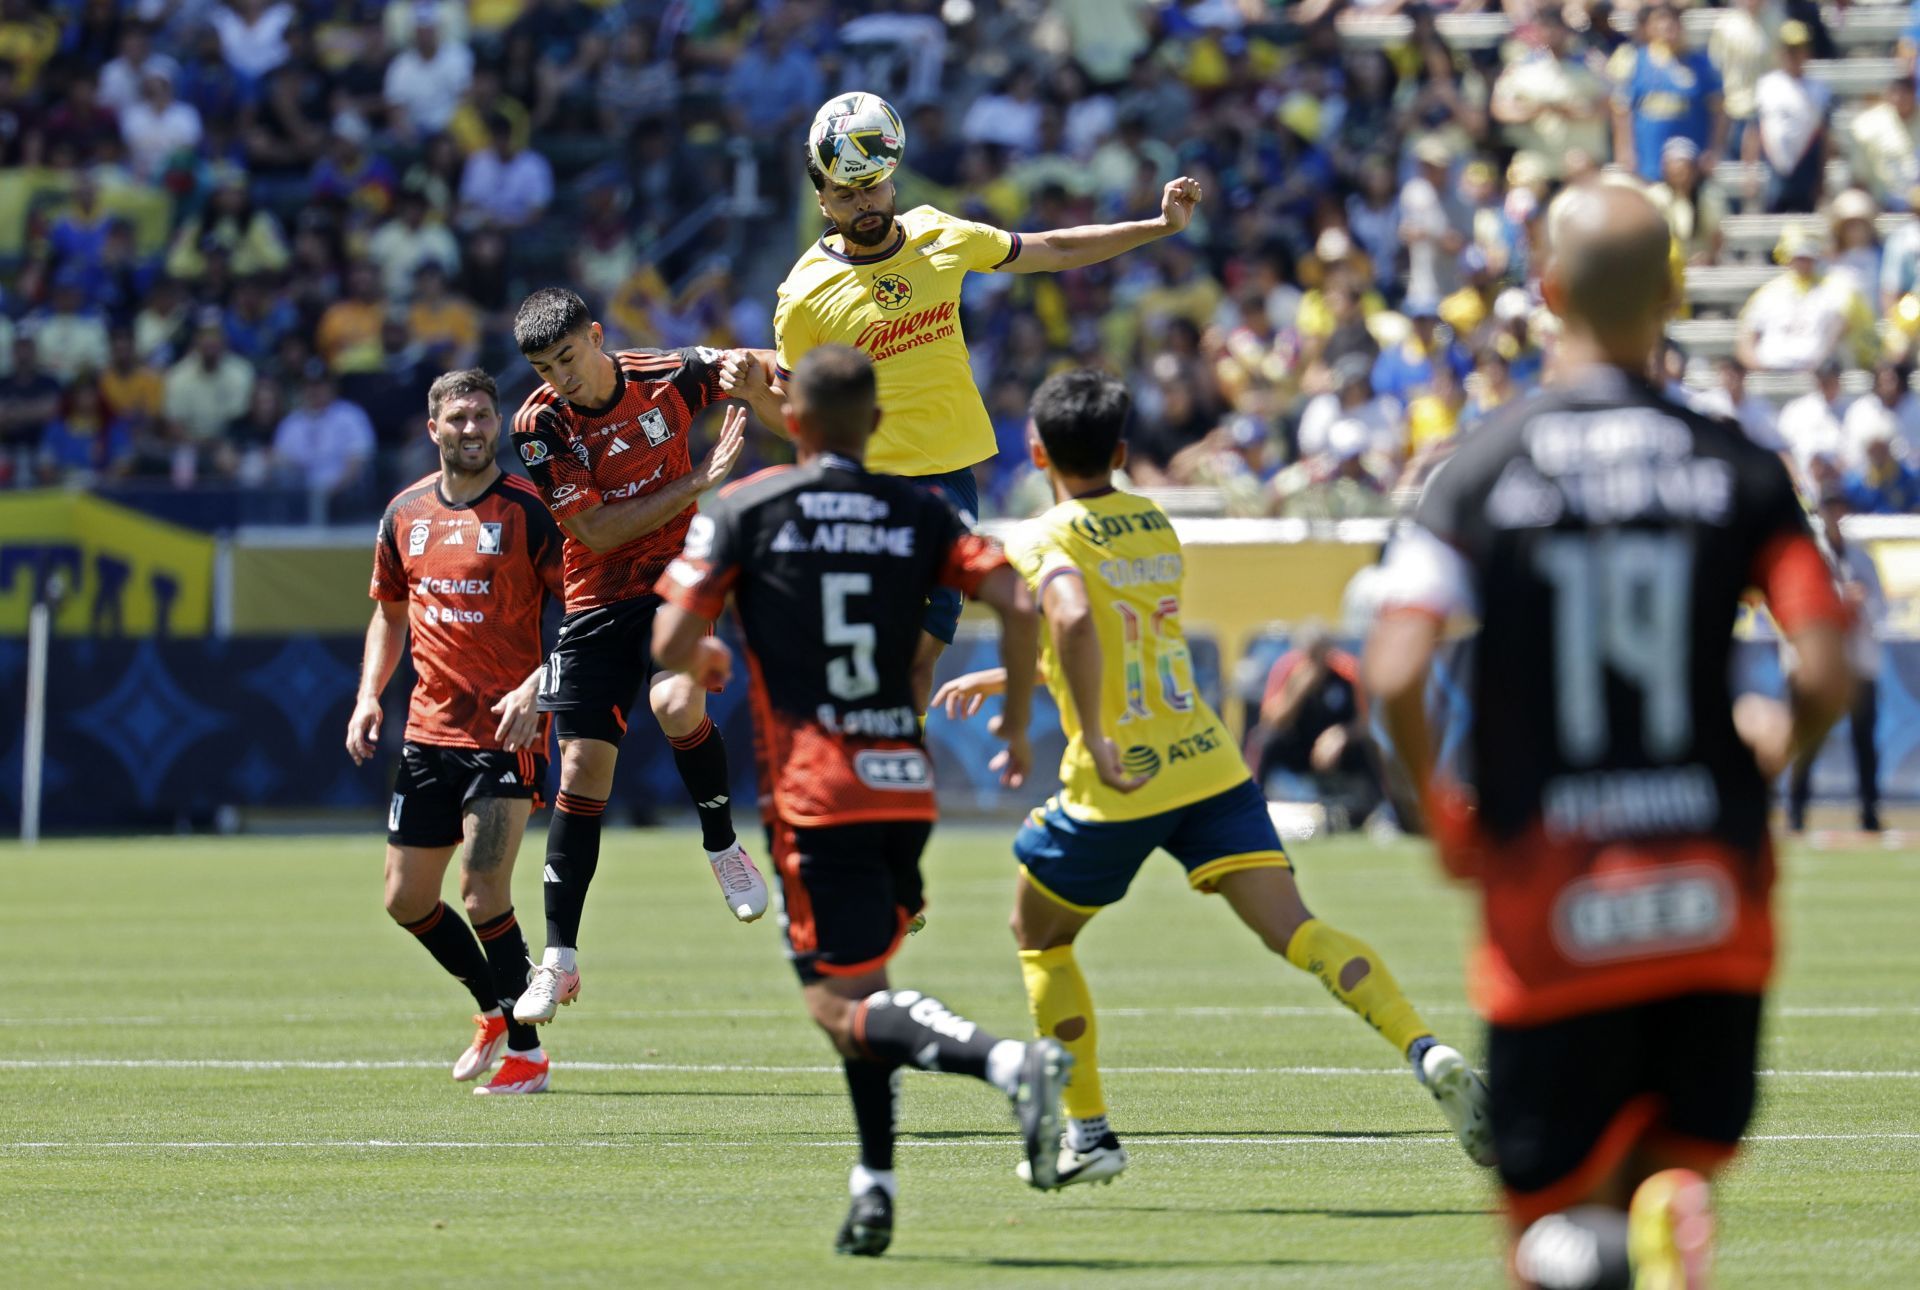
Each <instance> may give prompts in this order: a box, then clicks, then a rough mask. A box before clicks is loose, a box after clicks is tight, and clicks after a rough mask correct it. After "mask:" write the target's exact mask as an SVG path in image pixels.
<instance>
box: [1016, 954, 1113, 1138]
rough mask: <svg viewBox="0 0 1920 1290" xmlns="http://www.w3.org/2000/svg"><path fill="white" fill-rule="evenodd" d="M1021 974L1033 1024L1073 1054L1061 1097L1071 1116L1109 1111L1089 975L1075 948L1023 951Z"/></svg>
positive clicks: (1090, 1116) (1084, 1117)
mask: <svg viewBox="0 0 1920 1290" xmlns="http://www.w3.org/2000/svg"><path fill="white" fill-rule="evenodd" d="M1020 975H1021V976H1023V977H1025V978H1026V982H1027V1007H1028V1009H1029V1010H1030V1011H1031V1012H1032V1013H1033V1024H1034V1028H1035V1029H1037V1030H1038V1031H1039V1032H1040V1033H1041V1034H1042V1035H1044V1036H1046V1037H1047V1038H1049V1039H1057V1040H1059V1041H1060V1042H1061V1043H1062V1044H1064V1045H1066V1049H1067V1051H1068V1052H1070V1053H1072V1054H1073V1079H1072V1081H1071V1082H1070V1083H1068V1085H1067V1087H1066V1091H1065V1093H1064V1094H1063V1095H1062V1096H1061V1102H1062V1104H1063V1105H1064V1106H1065V1107H1066V1109H1067V1114H1068V1115H1070V1116H1072V1117H1073V1118H1074V1119H1076V1120H1091V1119H1093V1118H1094V1117H1096V1116H1101V1115H1105V1114H1106V1113H1107V1099H1106V1096H1105V1094H1104V1093H1102V1092H1101V1089H1100V1067H1099V1066H1098V1065H1097V1064H1096V1049H1097V1048H1098V1045H1099V1037H1100V1030H1099V1027H1098V1026H1096V1025H1095V1024H1094V1020H1093V996H1092V995H1091V994H1089V993H1087V979H1086V978H1085V977H1083V976H1081V975H1080V965H1079V964H1078V963H1076V962H1075V961H1074V958H1073V946H1071V945H1056V946H1054V947H1053V948H1052V949H1050V950H1021V951H1020Z"/></svg>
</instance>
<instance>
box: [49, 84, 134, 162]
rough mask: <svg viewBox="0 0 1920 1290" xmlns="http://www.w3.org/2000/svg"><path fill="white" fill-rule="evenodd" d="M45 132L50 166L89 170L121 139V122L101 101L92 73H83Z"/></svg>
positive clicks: (52, 113)
mask: <svg viewBox="0 0 1920 1290" xmlns="http://www.w3.org/2000/svg"><path fill="white" fill-rule="evenodd" d="M41 132H42V134H43V135H44V137H45V142H46V154H47V160H48V161H49V162H50V163H52V164H54V165H78V166H88V165H92V164H93V163H94V162H95V161H97V160H99V159H100V155H101V151H102V149H104V148H105V147H107V146H108V145H110V144H112V143H113V142H114V141H115V140H117V139H118V138H119V137H120V119H119V117H118V116H116V115H115V114H114V112H113V110H112V109H110V108H108V107H107V105H106V104H104V103H102V102H101V101H100V95H99V82H98V81H97V80H96V79H95V78H94V75H93V73H92V71H91V70H86V69H83V70H81V71H78V72H75V73H74V75H73V76H72V77H71V78H70V79H69V80H68V81H67V92H66V97H65V99H63V100H62V101H61V103H60V105H59V106H58V107H56V108H54V109H52V110H51V111H49V112H48V113H47V117H46V121H45V123H44V124H43V126H42V128H41Z"/></svg>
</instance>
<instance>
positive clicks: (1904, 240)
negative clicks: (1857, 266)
mask: <svg viewBox="0 0 1920 1290" xmlns="http://www.w3.org/2000/svg"><path fill="white" fill-rule="evenodd" d="M1915 194H1916V195H1920V189H1916V190H1915ZM1879 286H1880V290H1879V294H1878V297H1877V299H1878V302H1879V305H1880V313H1881V314H1882V316H1884V317H1886V318H1889V319H1892V320H1894V321H1895V322H1897V323H1900V324H1902V325H1905V324H1907V323H1908V322H1909V320H1912V321H1920V305H1917V304H1915V303H1913V302H1906V303H1903V301H1905V300H1906V297H1908V296H1911V295H1912V294H1913V292H1914V291H1915V289H1916V287H1920V219H1907V220H1902V221H1901V222H1900V226H1899V227H1898V228H1896V229H1894V230H1893V232H1891V233H1889V234H1888V235H1887V240H1886V244H1885V245H1884V246H1882V247H1881V248H1880V284H1879Z"/></svg>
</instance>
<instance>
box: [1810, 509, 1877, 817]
mask: <svg viewBox="0 0 1920 1290" xmlns="http://www.w3.org/2000/svg"><path fill="white" fill-rule="evenodd" d="M1852 510H1853V506H1852V505H1851V503H1850V502H1849V501H1848V499H1847V497H1846V495H1845V494H1844V493H1841V492H1839V491H1838V490H1830V491H1828V492H1826V493H1823V494H1821V496H1820V524H1821V527H1822V528H1823V529H1824V530H1825V532H1826V538H1827V547H1828V549H1829V550H1831V551H1832V552H1833V557H1834V562H1835V564H1836V565H1837V566H1838V570H1837V571H1838V573H1839V579H1840V589H1841V592H1842V593H1843V595H1844V596H1845V597H1846V600H1847V603H1848V604H1849V605H1850V606H1851V607H1852V609H1853V614H1854V620H1853V627H1852V630H1850V631H1849V632H1848V633H1847V661H1848V662H1849V663H1851V664H1852V665H1853V676H1854V690H1853V710H1852V711H1851V712H1850V713H1849V714H1848V716H1847V736H1848V739H1849V741H1850V742H1851V743H1852V745H1853V767H1854V776H1855V782H1856V784H1857V789H1856V791H1857V792H1858V794H1859V797H1860V827H1861V828H1862V829H1863V830H1865V831H1866V832H1868V833H1878V832H1879V831H1880V755H1879V750H1878V748H1877V747H1876V745H1875V735H1876V734H1877V733H1878V728H1879V724H1880V701H1879V692H1878V683H1879V678H1880V634H1881V632H1883V631H1884V630H1885V628H1886V622H1887V596H1886V592H1885V591H1883V590H1882V589H1881V585H1880V571H1879V569H1878V568H1876V567H1875V565H1874V562H1873V553H1872V552H1870V551H1868V550H1867V549H1866V548H1864V547H1861V546H1856V545H1855V544H1854V543H1851V542H1849V541H1847V535H1846V533H1845V531H1844V530H1842V528H1841V521H1843V520H1844V519H1846V517H1847V515H1848V514H1849V513H1851V511H1852ZM1818 752H1819V749H1817V748H1816V749H1812V750H1810V751H1809V752H1808V753H1807V756H1806V757H1805V758H1804V759H1803V760H1801V761H1800V762H1799V763H1798V764H1797V765H1795V766H1794V768H1793V774H1792V776H1791V777H1790V778H1789V780H1788V784H1787V827H1788V828H1790V829H1792V830H1793V831H1794V832H1795V833H1798V832H1800V831H1801V830H1803V829H1805V828H1806V827H1807V801H1808V799H1809V798H1810V797H1811V796H1812V793H1811V789H1812V787H1813V761H1814V757H1815V756H1816V755H1817V754H1818Z"/></svg>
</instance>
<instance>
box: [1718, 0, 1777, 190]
mask: <svg viewBox="0 0 1920 1290" xmlns="http://www.w3.org/2000/svg"><path fill="white" fill-rule="evenodd" d="M1766 3H1767V0H1734V3H1733V4H1732V5H1730V6H1729V7H1727V8H1725V9H1722V10H1721V11H1720V16H1719V17H1718V18H1717V19H1715V20H1714V24H1713V34H1712V35H1710V36H1708V37H1707V57H1708V58H1709V59H1711V60H1712V61H1713V66H1714V70H1715V71H1717V72H1719V73H1720V83H1721V85H1722V87H1723V91H1722V92H1723V95H1724V99H1725V104H1724V105H1725V107H1726V113H1727V155H1728V156H1732V157H1739V156H1744V155H1746V154H1745V153H1744V152H1743V151H1742V149H1743V148H1744V147H1745V146H1746V137H1747V133H1748V131H1750V130H1751V129H1752V128H1753V115H1754V87H1755V86H1757V85H1758V84H1759V83H1760V78H1761V77H1762V76H1764V75H1765V74H1766V73H1767V71H1768V70H1769V69H1770V68H1772V66H1773V63H1774V57H1773V50H1774V36H1773V33H1772V32H1770V31H1768V30H1767V26H1766V23H1765V22H1764V21H1763V16H1764V15H1763V14H1762V12H1761V11H1762V10H1763V9H1764V8H1765V7H1766Z"/></svg>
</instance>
